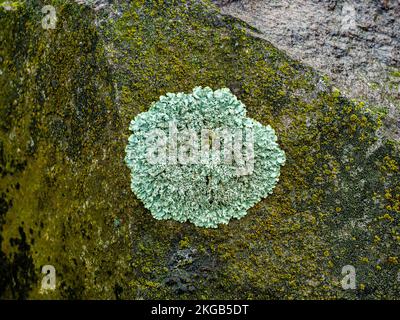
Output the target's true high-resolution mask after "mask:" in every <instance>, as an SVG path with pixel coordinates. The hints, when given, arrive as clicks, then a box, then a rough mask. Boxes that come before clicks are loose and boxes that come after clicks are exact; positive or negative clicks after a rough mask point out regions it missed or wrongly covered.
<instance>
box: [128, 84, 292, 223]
mask: <svg viewBox="0 0 400 320" xmlns="http://www.w3.org/2000/svg"><path fill="white" fill-rule="evenodd" d="M130 129H131V130H132V132H133V134H132V135H131V136H130V137H129V143H128V146H127V148H126V153H127V154H126V157H125V161H126V163H127V165H128V167H129V168H130V169H131V175H132V184H131V185H132V190H133V191H134V192H135V194H136V195H137V196H138V198H139V199H141V200H142V201H143V202H144V205H145V207H146V208H147V209H149V210H150V211H151V213H152V215H153V216H154V217H155V218H156V219H173V220H176V221H179V222H185V221H190V222H192V223H194V224H195V225H196V226H200V227H209V228H210V227H211V228H216V227H217V226H218V224H221V223H224V224H226V223H228V222H229V220H230V219H231V218H237V219H239V218H241V217H243V216H245V215H246V213H247V209H249V208H250V207H252V206H253V205H254V204H256V203H257V202H259V201H260V200H261V199H263V198H265V197H266V196H267V195H268V194H270V193H272V190H273V188H274V187H275V184H276V182H277V181H278V179H279V172H280V166H281V165H283V164H284V161H285V154H284V152H283V151H282V150H280V149H279V146H278V144H277V143H276V140H277V137H276V136H275V132H274V130H273V129H272V128H271V127H270V126H266V127H264V126H262V125H261V124H260V123H259V122H257V121H255V120H252V119H249V118H247V117H246V109H245V106H244V105H243V104H242V103H241V102H240V101H239V100H237V98H236V97H235V96H234V95H233V94H232V93H231V92H230V90H229V89H226V88H225V89H219V90H216V91H213V90H212V89H210V88H208V87H206V88H204V89H203V88H201V87H196V88H194V89H193V92H192V93H191V94H184V93H178V94H173V93H167V95H166V96H161V97H160V99H159V101H157V102H156V103H153V104H152V106H151V108H150V109H149V111H147V112H145V113H141V114H139V115H137V116H136V118H135V119H134V120H132V122H131V124H130ZM236 140H237V141H236ZM152 153H153V154H152ZM152 158H154V159H152Z"/></svg>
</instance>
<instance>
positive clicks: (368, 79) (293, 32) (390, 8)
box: [215, 0, 400, 138]
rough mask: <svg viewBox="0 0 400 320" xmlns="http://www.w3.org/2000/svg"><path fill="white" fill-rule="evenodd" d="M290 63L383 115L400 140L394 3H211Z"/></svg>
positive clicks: (399, 40)
mask: <svg viewBox="0 0 400 320" xmlns="http://www.w3.org/2000/svg"><path fill="white" fill-rule="evenodd" d="M215 2H216V3H217V4H218V5H220V6H221V10H222V12H223V13H224V14H228V15H232V16H234V17H237V18H239V19H242V20H243V21H246V22H247V23H249V25H251V26H253V27H255V28H257V29H258V30H259V31H260V33H259V34H258V36H261V37H262V38H265V39H266V40H268V41H271V42H272V44H274V45H275V46H277V47H278V48H280V49H282V50H284V51H286V52H287V53H289V54H290V55H291V56H292V57H294V58H295V59H298V60H300V61H302V62H304V63H305V64H307V65H309V66H312V67H314V68H316V69H317V70H319V71H321V72H323V73H324V74H327V75H328V76H329V77H330V78H331V79H332V80H333V82H334V84H335V85H336V86H338V87H339V88H340V89H341V90H342V91H343V92H344V93H345V94H346V95H347V96H349V97H351V98H358V99H361V100H366V101H369V102H370V103H371V105H374V106H375V107H382V108H385V109H387V110H388V112H389V114H390V117H391V118H392V121H391V122H392V123H391V126H390V135H392V136H395V137H396V138H399V137H400V123H399V122H398V119H399V115H400V114H399V108H400V102H399V101H400V3H399V2H398V1H397V0H385V1H375V0H357V1H344V0H319V1H318V0H305V1H290V0H283V1H262V0H234V1H218V0H217V1H215Z"/></svg>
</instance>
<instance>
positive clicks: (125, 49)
mask: <svg viewBox="0 0 400 320" xmlns="http://www.w3.org/2000/svg"><path fill="white" fill-rule="evenodd" d="M50 2H51V1H50ZM53 4H54V6H55V7H56V8H57V16H58V22H57V26H56V28H55V29H54V30H53V29H42V28H41V26H40V21H41V19H42V18H43V14H42V13H41V6H39V5H38V4H37V2H32V3H31V2H27V3H25V4H24V5H20V6H18V8H17V9H16V10H10V11H1V12H0V30H1V31H0V37H1V38H0V40H1V43H2V44H4V45H2V46H1V47H0V56H1V58H2V59H1V62H0V70H1V72H2V73H1V76H0V86H1V88H2V90H1V93H0V114H1V116H0V174H1V177H2V178H1V180H0V194H1V199H2V200H1V201H0V213H1V214H0V224H1V225H2V229H1V239H2V244H1V253H0V259H2V260H1V261H2V262H1V263H0V267H1V268H2V269H5V272H1V273H0V285H1V286H2V287H1V288H0V294H1V295H2V296H3V297H6V298H10V297H22V298H56V299H66V298H75V299H78V298H118V299H128V298H130V299H135V298H136V299H139V298H146V299H148V298H183V299H187V298H214V299H217V298H256V299H261V298H265V299H267V298H282V299H283V298H349V299H366V298H375V299H377V298H383V297H385V298H396V297H398V294H399V292H400V288H399V286H400V282H398V281H397V274H398V269H399V244H400V230H399V223H400V215H399V213H400V198H399V195H400V187H399V186H400V175H399V170H400V168H399V166H400V157H399V155H398V142H396V141H392V140H390V138H388V137H387V136H385V135H382V134H381V132H382V131H384V129H385V124H384V123H383V121H382V119H383V115H382V114H380V113H378V112H376V111H371V110H370V109H369V108H367V107H366V105H365V104H363V103H356V102H352V101H350V100H348V99H346V98H344V97H343V96H342V95H341V94H340V93H339V92H338V91H337V90H333V89H332V88H331V87H330V85H329V82H328V81H327V79H326V77H321V76H320V75H319V74H318V73H316V72H315V71H313V70H312V69H311V68H309V67H305V66H304V65H302V64H300V63H299V62H297V61H295V60H292V59H290V58H289V57H288V56H287V55H286V54H284V53H283V52H281V51H279V50H277V49H276V48H275V47H273V46H272V45H271V44H270V43H268V42H267V41H265V40H263V39H260V38H259V37H254V36H253V35H252V34H251V32H255V31H254V30H253V31H251V32H250V31H249V27H248V25H245V24H244V23H242V22H240V21H238V20H236V19H233V18H231V17H226V16H221V14H220V13H219V12H218V10H217V8H216V7H215V6H213V5H211V3H209V2H208V1H204V2H203V1H190V2H187V1H178V0H176V1H165V2H158V1H148V2H143V1H133V2H129V3H128V2H123V1H118V2H113V3H111V2H110V3H109V4H108V5H107V6H104V7H103V8H101V9H99V10H97V11H96V10H94V8H93V7H92V6H89V5H84V4H77V3H76V2H75V1H65V2H63V3H62V2H61V1H54V3H53ZM331 10H333V9H331ZM300 35H301V34H300ZM296 37H297V36H296V35H294V37H293V39H294V40H293V41H296ZM338 48H339V51H338V54H339V55H340V54H342V53H341V51H340V48H341V47H340V46H338ZM197 85H202V86H210V87H211V88H213V89H216V88H221V87H229V88H231V90H232V91H233V92H235V94H236V95H238V97H239V98H240V99H241V100H242V101H243V102H244V103H245V104H246V106H247V110H248V115H249V116H250V117H252V118H254V119H256V120H257V121H259V122H261V123H263V124H265V125H267V124H271V126H272V127H273V128H275V129H276V133H277V136H278V138H279V144H280V146H281V147H282V148H283V149H284V150H285V153H286V157H287V163H286V166H285V167H284V168H283V170H282V172H281V178H280V182H279V183H278V185H277V187H276V189H275V190H274V193H273V194H272V195H271V196H270V197H268V198H267V199H265V200H264V201H262V202H260V203H259V204H257V205H256V206H255V207H253V208H252V209H251V210H250V212H249V213H248V215H247V216H246V217H244V218H243V219H241V220H235V221H232V222H230V223H229V224H228V225H226V226H222V227H220V228H218V229H216V230H210V229H204V228H198V227H195V226H193V225H192V224H189V223H185V224H180V223H178V222H174V221H158V220H155V219H153V218H152V216H151V214H150V213H149V212H147V211H146V210H145V209H144V207H143V205H142V204H141V203H140V201H138V200H137V199H136V198H135V196H134V194H133V193H132V192H131V190H130V186H129V184H130V176H129V170H128V168H127V167H126V165H125V164H124V161H123V159H124V155H125V152H124V149H125V146H126V143H127V138H128V136H129V134H130V132H129V130H128V124H129V122H130V120H131V119H132V118H133V117H134V116H135V115H136V114H138V113H140V112H143V111H145V110H146V109H147V108H148V106H149V105H150V103H151V102H152V101H154V100H156V99H158V97H159V96H160V95H162V94H164V93H166V92H179V91H186V92H188V91H190V90H191V89H192V88H193V87H195V86H197ZM116 221H118V222H117V223H116ZM177 244H178V245H177ZM185 250H186V251H185ZM187 250H189V251H187ZM188 252H189V253H190V254H187V253H188ZM48 264H50V265H53V266H54V267H55V269H56V272H57V273H56V275H57V286H56V290H55V291H49V292H45V293H40V284H41V279H42V276H43V275H42V274H41V267H42V266H43V265H48ZM345 265H353V266H354V267H355V268H356V270H357V288H356V290H343V289H342V287H341V285H340V281H341V279H342V278H343V275H342V274H341V271H342V267H343V266H345ZM204 274H205V276H203V275H204ZM210 274H212V277H211V276H210ZM202 279H203V280H202ZM15 283H18V284H19V285H18V286H14V284H15ZM178 291H179V294H178Z"/></svg>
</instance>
